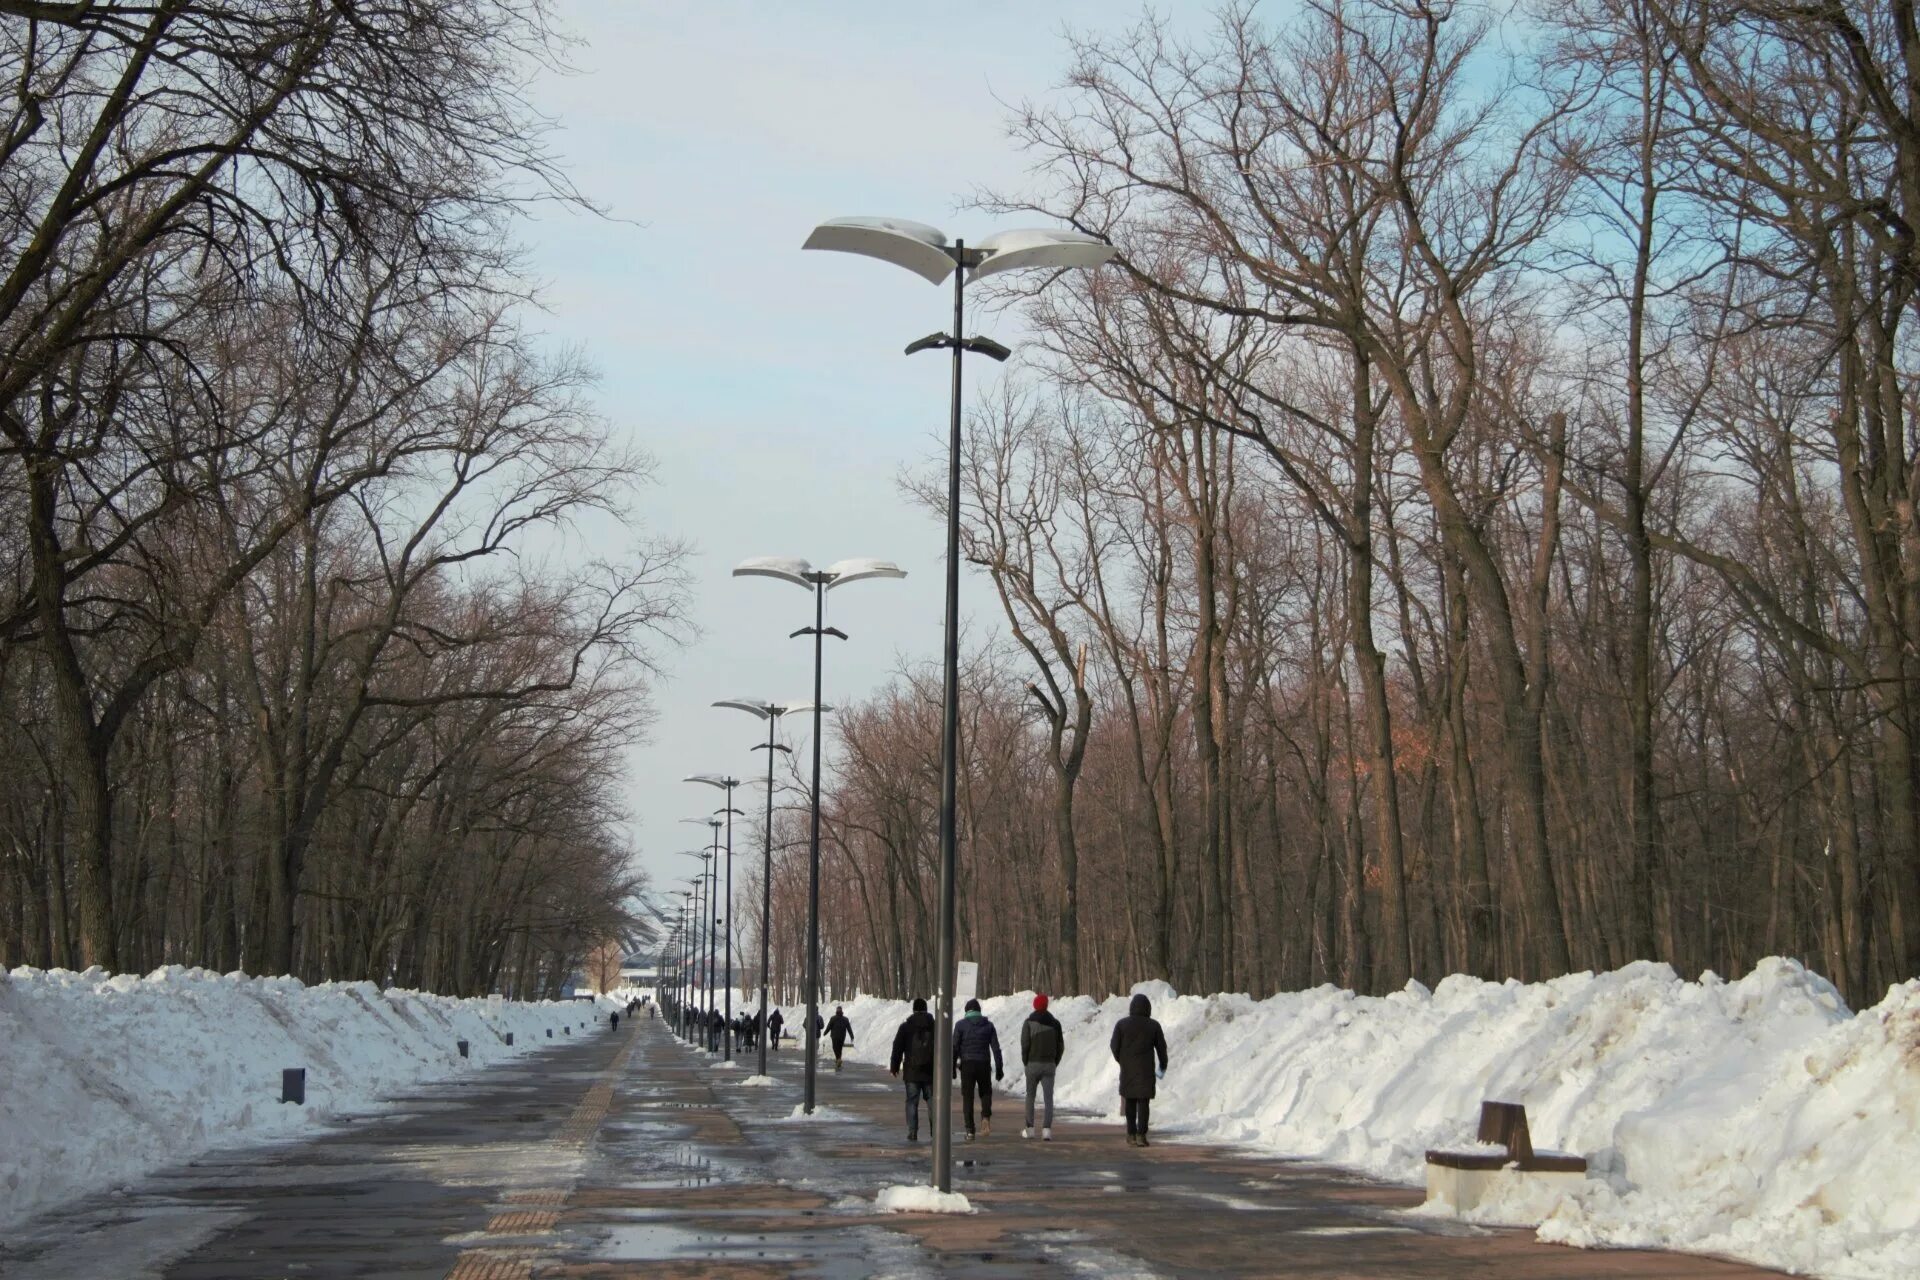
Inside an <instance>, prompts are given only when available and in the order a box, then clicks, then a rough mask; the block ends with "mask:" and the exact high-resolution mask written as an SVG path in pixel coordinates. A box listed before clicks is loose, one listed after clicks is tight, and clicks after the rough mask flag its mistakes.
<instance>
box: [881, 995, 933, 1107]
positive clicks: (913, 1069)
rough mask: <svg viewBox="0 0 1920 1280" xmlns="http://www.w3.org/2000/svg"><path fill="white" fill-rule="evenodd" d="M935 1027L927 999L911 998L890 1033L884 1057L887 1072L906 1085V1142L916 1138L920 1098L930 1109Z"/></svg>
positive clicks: (931, 1102) (931, 1104)
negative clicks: (888, 1053)
mask: <svg viewBox="0 0 1920 1280" xmlns="http://www.w3.org/2000/svg"><path fill="white" fill-rule="evenodd" d="M936 1030H938V1028H936V1027H935V1026H934V1025H933V1015H932V1014H930V1013H928V1012H927V1002H926V1001H925V1000H921V999H918V998H915V1000H914V1002H913V1012H912V1013H910V1014H908V1015H907V1019H906V1021H905V1022H902V1023H901V1024H900V1029H899V1030H898V1031H896V1032H894V1033H893V1054H892V1056H891V1057H889V1058H888V1060H887V1071H888V1072H889V1073H890V1074H892V1075H896V1076H899V1077H900V1078H901V1079H902V1080H904V1081H905V1082H906V1085H907V1141H908V1142H918V1141H919V1140H920V1100H921V1099H922V1098H925V1099H926V1100H927V1110H928V1113H929V1114H931V1113H932V1110H933V1038H934V1032H935V1031H936Z"/></svg>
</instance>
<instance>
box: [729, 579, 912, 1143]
mask: <svg viewBox="0 0 1920 1280" xmlns="http://www.w3.org/2000/svg"><path fill="white" fill-rule="evenodd" d="M733 576H734V577H736V578H778V579H779V580H780V581H782V582H791V583H793V584H794V585H795V586H798V587H805V588H807V589H808V590H810V591H812V592H813V625H812V626H811V627H801V628H800V629H799V630H797V631H795V632H793V633H792V634H791V635H789V636H788V637H787V638H788V639H789V640H793V639H797V638H799V637H800V636H812V637H813V835H812V838H811V839H809V841H808V842H807V978H806V991H805V992H804V994H805V996H806V999H807V1062H806V1075H805V1079H806V1087H805V1090H804V1092H803V1093H802V1094H801V1103H800V1105H801V1108H802V1110H803V1111H804V1112H805V1113H806V1114H807V1115H812V1114H813V1096H814V1083H815V1080H816V1079H817V1077H818V1075H819V1059H820V1033H819V1026H818V1024H819V1022H820V713H821V712H823V711H825V710H826V708H825V707H824V706H823V705H821V702H820V667H821V641H823V640H825V639H826V638H827V637H828V636H833V637H834V638H835V639H837V640H845V639H846V638H847V633H846V632H844V631H842V630H840V629H839V628H838V627H829V626H828V625H827V592H829V591H831V590H833V589H834V588H835V587H843V586H845V585H846V584H847V583H849V582H859V581H861V580H862V579H865V578H904V577H906V576H907V574H906V571H905V570H904V569H902V568H901V567H900V566H899V565H897V564H895V563H893V561H891V560H839V561H836V562H834V563H833V564H830V565H828V566H827V567H826V568H824V569H816V568H814V567H813V566H812V565H810V564H808V563H807V562H806V561H805V560H802V559H800V558H799V557H797V556H755V557H753V558H752V559H749V560H742V561H741V562H740V563H739V564H737V565H735V566H734V567H733Z"/></svg>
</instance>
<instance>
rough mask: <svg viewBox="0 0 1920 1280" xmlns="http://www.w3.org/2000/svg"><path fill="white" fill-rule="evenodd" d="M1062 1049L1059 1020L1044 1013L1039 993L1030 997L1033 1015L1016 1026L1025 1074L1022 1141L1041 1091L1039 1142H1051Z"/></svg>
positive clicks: (1043, 997)
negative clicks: (1043, 1099)
mask: <svg viewBox="0 0 1920 1280" xmlns="http://www.w3.org/2000/svg"><path fill="white" fill-rule="evenodd" d="M1066 1049H1067V1036H1066V1032H1064V1031H1062V1030H1061V1028H1060V1020H1059V1019H1058V1018H1056V1017H1054V1016H1053V1015H1052V1014H1050V1013H1048V1012H1047V997H1046V994H1045V993H1044V992H1043V993H1041V994H1040V995H1037V996H1035V997H1034V998H1033V1012H1032V1013H1030V1014H1028V1015H1027V1020H1026V1021H1025V1022H1023V1023H1021V1024H1020V1065H1021V1066H1022V1067H1023V1068H1024V1069H1025V1070H1026V1073H1027V1127H1026V1128H1024V1129H1022V1130H1021V1131H1020V1136H1021V1137H1023V1138H1031V1137H1032V1136H1033V1095H1034V1094H1035V1093H1036V1092H1038V1091H1040V1090H1045V1092H1046V1100H1047V1105H1046V1111H1045V1113H1044V1120H1043V1122H1042V1124H1041V1126H1040V1140H1041V1141H1042V1142H1052V1141H1053V1073H1054V1071H1055V1069H1056V1068H1058V1067H1059V1065H1060V1059H1061V1057H1062V1056H1063V1055H1064V1054H1065V1053H1066Z"/></svg>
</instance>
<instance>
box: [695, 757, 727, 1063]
mask: <svg viewBox="0 0 1920 1280" xmlns="http://www.w3.org/2000/svg"><path fill="white" fill-rule="evenodd" d="M681 781H682V782H702V783H705V784H706V785H707V786H709V787H718V788H720V790H722V791H724V792H726V793H727V803H726V806H725V807H724V808H722V809H721V810H720V812H722V813H724V814H725V815H726V818H727V897H726V904H727V905H726V910H725V911H723V912H722V913H721V914H722V915H724V916H725V917H726V920H727V924H726V932H725V939H726V941H725V943H724V945H725V947H726V953H727V962H726V963H727V967H726V976H725V978H724V979H723V980H724V981H725V983H726V992H727V1008H726V1018H727V1031H726V1037H727V1061H728V1062H732V1061H733V815H734V814H736V813H739V812H740V811H739V810H738V809H736V808H734V807H733V789H734V788H735V787H737V786H739V785H740V779H738V778H733V777H728V776H727V775H725V774H719V773H695V774H689V775H688V776H687V777H685V778H682V779H681ZM709 821H711V819H709Z"/></svg>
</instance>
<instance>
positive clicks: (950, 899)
mask: <svg viewBox="0 0 1920 1280" xmlns="http://www.w3.org/2000/svg"><path fill="white" fill-rule="evenodd" d="M801 248H803V249H831V250H834V251H837V252H839V253H857V254H861V255H863V256H865V257H869V258H878V259H880V260H881V261H882V262H891V263H892V264H893V265H894V266H896V267H904V268H906V269H907V270H908V271H911V272H913V273H914V274H915V275H917V276H919V277H921V278H922V279H924V280H927V281H929V282H931V283H933V284H936V285H937V284H941V283H943V282H944V281H945V280H946V278H947V277H948V276H949V275H951V276H952V277H953V330H952V331H951V332H950V333H931V334H928V335H927V336H926V337H924V338H921V339H919V340H918V341H916V342H913V343H910V344H908V346H907V354H908V355H912V354H914V353H915V352H917V351H931V350H935V349H939V348H951V349H952V351H953V400H952V405H951V425H950V427H949V429H948V436H947V633H946V696H945V699H944V705H943V707H942V721H943V723H942V726H941V735H940V958H939V965H940V969H939V983H940V989H939V991H938V992H937V993H936V1004H937V1009H938V1012H937V1013H936V1015H935V1020H936V1023H937V1026H936V1028H935V1031H934V1060H935V1061H936V1062H939V1063H944V1062H946V1061H947V1060H948V1059H949V1058H950V1057H951V1055H952V1053H953V983H954V959H955V957H954V924H955V913H954V882H955V875H956V873H957V867H956V856H955V841H954V796H955V788H956V774H957V771H958V760H957V752H958V748H959V736H960V357H961V355H962V354H963V353H965V352H968V351H971V352H973V353H974V354H976V355H983V356H988V357H990V358H992V359H994V360H1005V359H1006V358H1007V357H1008V356H1009V355H1011V354H1013V353H1012V352H1010V351H1008V350H1007V348H1005V347H1003V346H1001V345H1000V344H999V343H997V342H995V341H994V340H993V339H991V338H983V337H980V336H978V335H975V336H974V337H971V338H966V337H962V336H961V334H962V331H963V329H964V327H965V323H966V315H965V288H966V282H967V280H968V279H969V278H972V279H979V278H980V277H982V276H990V275H997V274H999V273H1000V272H1002V271H1013V270H1017V269H1019V268H1022V267H1038V268H1043V269H1047V270H1056V271H1057V270H1063V269H1066V268H1070V267H1097V266H1099V265H1100V264H1101V263H1103V262H1106V261H1107V260H1108V259H1110V258H1112V257H1113V255H1114V248H1113V246H1112V245H1110V244H1107V243H1106V242H1105V241H1103V240H1101V239H1099V238H1098V237H1096V236H1090V235H1087V234H1086V233H1085V232H1082V231H1062V230H1058V229H1055V228H1039V229H1036V230H1020V231H1002V232H999V233H997V234H995V235H991V236H988V237H987V238H986V239H985V240H982V241H980V242H979V243H978V244H975V245H974V246H972V247H971V248H969V247H968V246H967V243H966V242H965V241H964V240H955V241H953V242H952V243H948V241H947V235H946V232H944V231H941V230H940V229H939V228H937V227H930V226H927V225H926V224H925V223H923V222H909V221H907V220H906V219H904V218H835V219H833V220H832V221H830V222H823V223H821V224H820V225H819V226H817V227H815V228H814V229H813V233H812V234H811V235H809V236H808V237H807V242H806V243H805V244H804V245H802V246H801ZM735 572H736V573H737V572H739V571H738V570H735ZM933 1081H934V1096H933V1183H934V1186H936V1187H938V1188H939V1189H940V1190H941V1191H951V1190H952V1189H953V1118H952V1114H951V1112H952V1106H953V1081H952V1078H951V1077H950V1076H949V1075H948V1074H947V1072H946V1071H945V1070H936V1071H935V1072H934V1073H933Z"/></svg>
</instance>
